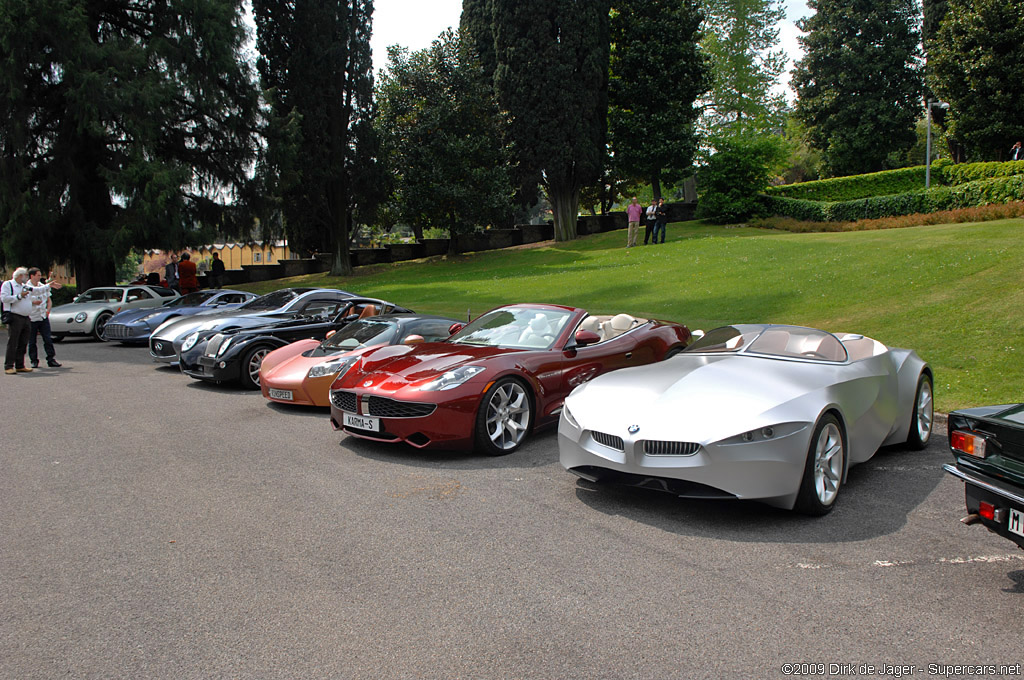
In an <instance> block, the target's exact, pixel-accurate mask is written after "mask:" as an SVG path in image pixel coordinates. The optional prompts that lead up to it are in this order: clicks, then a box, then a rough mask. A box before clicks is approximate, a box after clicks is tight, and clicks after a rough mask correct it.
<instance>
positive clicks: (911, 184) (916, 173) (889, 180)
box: [764, 164, 935, 201]
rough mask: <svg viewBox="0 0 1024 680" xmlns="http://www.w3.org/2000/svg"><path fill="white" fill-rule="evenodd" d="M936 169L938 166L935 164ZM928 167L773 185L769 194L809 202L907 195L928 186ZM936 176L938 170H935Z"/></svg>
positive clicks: (767, 192) (767, 190) (933, 167)
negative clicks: (925, 180) (926, 173)
mask: <svg viewBox="0 0 1024 680" xmlns="http://www.w3.org/2000/svg"><path fill="white" fill-rule="evenodd" d="M932 169H933V170H934V169H935V166H934V164H933V165H932ZM924 175H925V167H924V166H923V165H921V166H917V167H913V168H900V169H899V170H884V171H882V172H872V173H869V174H866V175H851V176H850V177H833V178H832V179H819V180H815V181H813V182H800V183H798V184H785V185H782V186H777V187H769V188H768V189H766V190H765V192H764V193H765V194H767V195H769V196H782V197H785V198H799V199H803V200H807V201H854V200H857V199H860V198H870V197H872V196H888V195H892V194H905V193H908V192H911V191H914V190H917V189H922V188H924ZM932 175H933V178H934V175H935V173H934V172H933V173H932Z"/></svg>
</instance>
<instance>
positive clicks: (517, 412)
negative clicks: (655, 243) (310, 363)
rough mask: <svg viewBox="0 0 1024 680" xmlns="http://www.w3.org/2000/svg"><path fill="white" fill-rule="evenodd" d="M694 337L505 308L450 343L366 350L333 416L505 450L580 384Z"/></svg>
mask: <svg viewBox="0 0 1024 680" xmlns="http://www.w3.org/2000/svg"><path fill="white" fill-rule="evenodd" d="M689 341H690V331H689V330H688V329H687V328H686V327H685V326H682V325H680V324H677V323H669V322H664V321H654V320H648V319H637V318H634V317H632V316H630V315H628V314H617V315H615V316H591V315H589V314H588V313H587V311H586V310H584V309H578V308H575V307H563V306H561V305H545V304H518V305H506V306H504V307H498V308H497V309H493V310H491V311H489V312H487V313H486V314H483V315H482V316H480V317H477V318H476V319H475V320H473V321H472V322H471V323H470V324H468V325H467V326H465V327H464V328H462V329H461V330H460V331H458V332H457V333H456V334H455V335H453V336H452V337H450V338H448V339H447V340H445V341H444V342H433V343H423V344H420V345H414V346H411V347H409V346H395V347H373V348H370V349H368V350H365V351H364V352H363V353H362V354H361V356H360V357H359V358H358V359H356V360H355V361H354V363H353V365H352V366H351V367H350V368H349V369H348V371H346V372H345V373H344V374H343V375H342V376H341V377H339V378H338V379H337V380H335V382H334V384H333V385H332V386H331V422H332V424H333V425H334V427H335V428H337V429H343V430H344V431H345V432H347V433H348V434H351V435H355V436H358V437H365V438H367V439H376V440H379V441H387V442H399V441H402V442H407V443H409V444H411V445H412V446H415V447H418V448H426V447H434V448H446V449H468V448H474V447H475V448H476V449H477V450H478V451H480V452H482V453H487V454H490V455H495V456H498V455H504V454H507V453H512V452H513V451H515V450H516V449H517V448H519V446H520V445H521V444H522V443H523V440H524V439H525V438H526V436H527V434H528V433H529V432H530V431H531V430H532V429H534V428H536V427H540V426H544V425H550V424H552V423H555V422H556V421H557V420H558V414H559V412H560V411H561V410H562V402H563V401H564V400H565V396H566V395H567V394H569V392H570V391H571V390H572V389H573V388H574V387H576V386H577V385H580V384H582V383H584V382H586V381H588V380H590V379H591V378H595V377H597V376H599V375H601V374H603V373H607V372H608V371H612V370H615V369H617V368H625V367H627V366H641V365H643V364H650V363H653V362H655V361H661V360H662V359H664V358H666V357H667V356H670V355H671V354H674V353H675V352H678V351H680V350H682V349H683V348H684V347H686V345H687V343H688V342H689Z"/></svg>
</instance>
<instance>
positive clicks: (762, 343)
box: [558, 324, 933, 515]
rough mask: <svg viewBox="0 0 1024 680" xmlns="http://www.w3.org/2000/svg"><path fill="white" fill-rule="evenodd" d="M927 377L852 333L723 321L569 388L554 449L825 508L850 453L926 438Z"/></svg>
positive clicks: (627, 472) (634, 473)
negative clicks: (664, 354)
mask: <svg viewBox="0 0 1024 680" xmlns="http://www.w3.org/2000/svg"><path fill="white" fill-rule="evenodd" d="M932 380H933V379H932V372H931V369H930V368H929V367H928V364H927V363H925V362H924V361H923V360H922V359H921V358H920V357H919V356H917V354H916V353H915V352H914V351H913V350H909V349H896V348H891V347H886V346H885V345H883V344H882V343H880V342H878V341H876V340H872V339H871V338H867V337H864V336H863V335H855V334H850V333H846V334H838V335H833V334H831V333H828V332H826V331H822V330H817V329H814V328H803V327H798V326H780V325H772V324H743V325H734V326H725V327H723V328H718V329H716V330H713V331H710V332H709V333H707V334H705V335H704V336H703V337H702V338H701V339H699V340H697V341H696V342H694V343H693V344H691V345H690V346H689V347H687V348H686V350H684V351H683V352H682V353H680V354H678V355H676V356H675V357H672V358H670V359H667V360H665V361H663V362H660V363H656V364H650V365H647V366H641V367H636V368H626V369H622V370H619V371H613V372H611V373H608V374H605V375H603V376H601V377H599V378H596V379H595V380H593V381H591V382H589V383H586V384H584V385H581V386H580V387H578V388H576V389H575V390H574V391H573V392H572V393H571V394H570V395H569V397H568V398H566V400H565V407H564V408H563V410H562V414H561V418H560V420H559V424H558V448H559V458H560V460H561V463H562V466H563V467H565V468H566V469H567V470H569V471H570V472H572V473H574V474H576V475H578V476H580V477H582V478H584V479H587V480H589V481H591V482H613V483H621V484H628V485H633V486H640V487H648V488H653V489H657V490H661V491H668V492H670V493H674V494H676V495H678V496H681V497H684V498H742V499H750V500H758V501H762V502H764V503H767V504H769V505H773V506H777V507H781V508H786V509H795V510H797V511H799V512H803V513H805V514H809V515H824V514H826V513H827V512H829V511H830V510H831V509H832V508H833V507H834V506H835V503H836V499H837V498H838V496H839V490H840V488H841V487H842V485H843V483H844V482H845V480H846V475H847V472H848V470H849V468H850V466H852V465H856V464H857V463H863V462H864V461H866V460H868V459H869V458H871V457H872V456H873V455H874V454H875V452H876V451H877V450H878V449H879V447H881V446H883V445H888V444H905V445H907V446H909V447H911V448H919V449H920V448H924V447H925V446H926V445H927V443H928V439H929V438H930V437H931V432H932V419H933V409H932Z"/></svg>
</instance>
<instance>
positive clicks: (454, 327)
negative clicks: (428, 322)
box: [448, 323, 466, 335]
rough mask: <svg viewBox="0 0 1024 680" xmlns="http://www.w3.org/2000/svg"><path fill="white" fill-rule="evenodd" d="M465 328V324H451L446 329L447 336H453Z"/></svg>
mask: <svg viewBox="0 0 1024 680" xmlns="http://www.w3.org/2000/svg"><path fill="white" fill-rule="evenodd" d="M465 327H466V324H464V323H453V324H452V325H451V326H449V327H448V335H455V334H456V333H458V332H459V331H461V330H462V329H463V328H465Z"/></svg>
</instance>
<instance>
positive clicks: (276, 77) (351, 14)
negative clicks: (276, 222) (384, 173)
mask: <svg viewBox="0 0 1024 680" xmlns="http://www.w3.org/2000/svg"><path fill="white" fill-rule="evenodd" d="M253 13H254V16H255V20H256V29H257V49H258V50H259V53H260V58H259V61H258V67H259V71H260V76H261V78H262V82H263V87H264V88H265V90H266V91H267V94H268V98H269V100H270V105H271V121H272V122H273V123H274V125H273V126H271V127H270V128H269V129H270V131H271V133H272V135H271V136H270V137H269V139H268V146H267V150H266V157H265V158H264V161H263V164H262V166H261V167H262V170H263V171H264V172H265V173H266V177H265V185H266V186H268V187H273V186H276V188H277V191H276V193H278V194H279V195H280V210H281V213H282V215H283V217H284V228H285V230H286V232H287V234H288V240H289V245H291V247H292V248H293V249H294V250H296V251H299V252H311V251H317V250H319V251H326V252H331V253H332V254H333V264H332V267H331V274H332V275H347V274H351V272H352V265H351V261H350V258H349V248H348V244H349V235H350V233H352V232H353V231H354V230H353V224H354V221H355V219H356V216H357V213H358V212H360V211H362V212H364V213H372V212H374V210H375V209H376V205H377V203H378V201H379V200H380V198H381V196H380V194H379V193H378V191H377V187H380V185H381V184H380V182H379V180H380V175H379V169H378V167H377V164H376V135H375V132H374V130H373V125H372V117H373V108H372V107H373V65H372V62H371V52H370V32H371V20H372V15H373V2H372V0H330V1H326V2H292V1H291V0H253Z"/></svg>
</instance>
